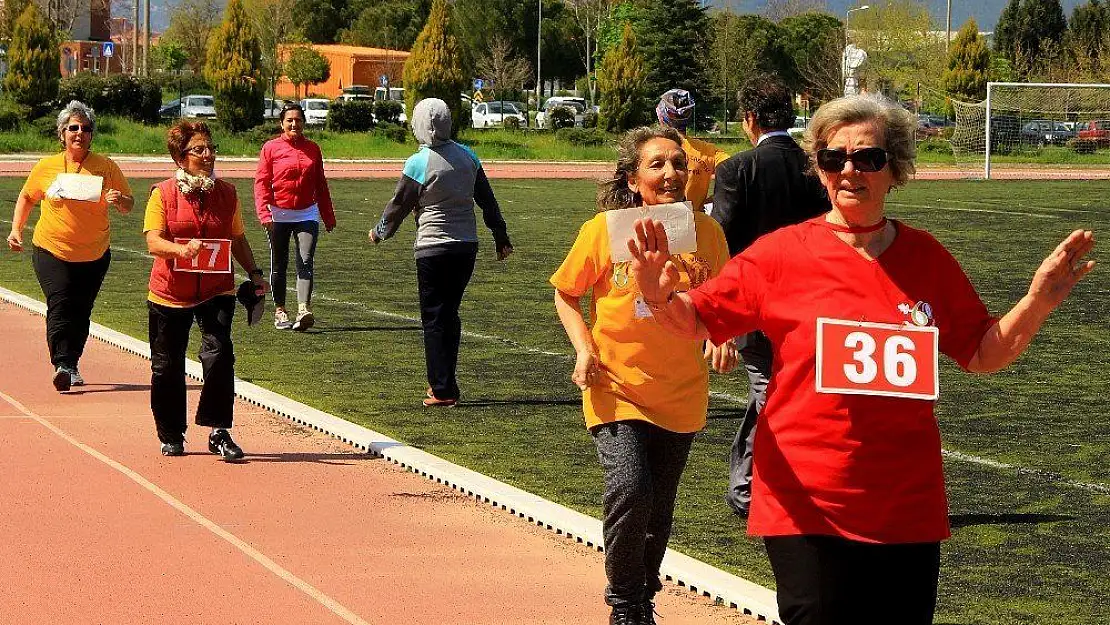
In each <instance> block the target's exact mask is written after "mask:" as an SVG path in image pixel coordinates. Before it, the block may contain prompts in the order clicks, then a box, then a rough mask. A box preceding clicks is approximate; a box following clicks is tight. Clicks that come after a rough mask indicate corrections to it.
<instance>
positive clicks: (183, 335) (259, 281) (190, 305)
mask: <svg viewBox="0 0 1110 625" xmlns="http://www.w3.org/2000/svg"><path fill="white" fill-rule="evenodd" d="M166 143H167V146H168V147H169V152H170V156H172V157H173V160H174V162H176V163H177V166H178V170H177V173H176V174H175V175H174V176H173V177H172V178H169V179H168V180H163V181H162V182H160V183H158V184H156V185H154V187H153V188H152V189H151V192H150V200H149V202H147V205H146V218H145V219H144V221H143V232H144V233H145V234H146V244H147V249H148V250H150V253H151V254H153V255H154V256H155V261H154V268H153V269H152V270H151V272H150V293H149V294H148V296H147V299H148V300H149V301H148V302H147V307H148V308H149V310H150V314H149V319H150V329H149V335H150V368H151V377H150V408H151V411H152V412H153V413H154V423H155V425H156V426H157V428H158V439H159V440H160V441H161V442H162V455H165V456H182V455H185V427H186V418H185V408H186V405H185V349H186V348H187V347H188V345H189V330H190V329H191V328H192V325H193V319H196V321H197V325H198V326H199V327H200V334H201V344H200V362H201V364H202V365H203V367H204V386H203V387H202V390H201V392H200V403H199V404H198V405H197V415H196V422H197V425H199V426H202V427H203V426H207V427H211V428H212V432H211V434H209V436H208V450H209V451H211V452H212V453H214V454H218V455H220V456H223V458H224V459H225V460H238V459H240V458H242V457H243V450H242V449H240V448H239V446H238V445H236V444H235V441H234V440H232V439H231V434H229V433H228V430H229V429H230V428H231V423H232V408H233V406H234V403H235V354H234V352H233V351H232V344H231V318H232V316H233V315H234V313H235V295H236V288H235V274H234V273H233V272H232V266H231V260H232V258H234V259H235V260H236V261H238V263H239V265H241V266H242V267H243V269H244V270H245V271H246V272H247V273H248V274H249V275H250V277H251V281H253V282H254V284H255V287H256V288H255V292H256V294H258V295H264V294H265V293H266V291H267V290H268V289H269V288H270V287H269V285H268V284H267V283H266V280H265V279H263V277H262V270H261V269H259V268H258V265H257V264H255V262H254V254H253V253H252V252H251V246H250V243H248V242H247V237H246V235H245V234H244V229H243V214H242V211H241V210H240V208H239V198H238V197H237V196H236V193H235V187H234V186H232V185H231V184H230V183H227V182H224V181H223V180H217V179H215V178H213V177H212V168H213V167H214V166H215V163H216V146H215V144H213V143H212V133H211V131H209V129H208V126H207V125H206V124H205V123H204V122H190V121H185V120H181V121H179V122H177V123H176V124H174V125H173V126H172V127H171V128H170V131H169V137H168V140H167V142H166Z"/></svg>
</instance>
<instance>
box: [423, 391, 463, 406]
mask: <svg viewBox="0 0 1110 625" xmlns="http://www.w3.org/2000/svg"><path fill="white" fill-rule="evenodd" d="M458 403H459V400H457V399H440V398H438V397H436V396H435V395H433V394H432V392H431V390H430V389H429V391H428V396H427V397H425V398H424V407H425V408H454V407H455V405H456V404H458Z"/></svg>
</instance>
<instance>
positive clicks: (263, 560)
mask: <svg viewBox="0 0 1110 625" xmlns="http://www.w3.org/2000/svg"><path fill="white" fill-rule="evenodd" d="M0 399H3V400H4V401H6V402H8V403H9V404H11V405H12V406H13V407H15V409H16V410H19V411H20V412H22V413H23V414H25V415H27V417H28V418H30V419H32V420H34V421H36V422H37V423H39V424H40V425H42V426H43V427H45V428H46V429H48V430H50V431H51V432H53V433H55V434H57V435H58V436H59V437H60V438H62V439H63V440H65V441H66V442H68V443H70V444H71V445H73V446H74V447H76V448H78V449H80V450H81V451H83V452H85V453H87V454H89V455H90V456H92V457H93V458H96V459H97V460H99V461H101V462H103V463H104V464H106V465H108V466H109V467H111V468H113V469H115V470H116V471H118V472H120V473H122V474H123V475H124V476H125V477H127V478H129V479H130V480H131V481H133V482H135V483H136V484H138V485H139V486H142V487H143V488H145V489H146V490H148V491H150V492H151V493H152V494H153V495H154V496H156V497H158V498H159V499H161V500H162V501H164V502H166V503H167V504H169V505H170V506H172V507H173V508H175V509H176V510H177V511H178V512H180V513H182V514H184V515H185V516H187V517H189V518H190V519H192V520H193V521H194V522H196V523H197V525H200V526H201V527H203V528H205V529H206V530H208V531H210V532H212V533H213V534H215V535H216V536H218V537H220V538H222V539H224V540H225V541H227V542H228V543H231V545H232V546H233V547H235V548H236V549H238V550H239V551H242V552H243V553H244V554H245V555H246V556H247V557H249V558H251V559H252V560H254V561H255V562H257V563H259V564H261V565H262V567H263V568H265V569H266V570H268V571H270V572H271V573H273V574H274V575H277V576H278V577H280V578H281V579H283V580H285V581H286V582H288V583H289V584H290V585H292V586H293V587H295V588H297V589H298V590H300V591H301V592H303V593H304V594H306V595H308V596H309V597H310V598H312V599H313V600H315V601H316V602H317V603H319V604H320V605H322V606H324V607H325V608H327V609H328V610H329V611H331V613H332V614H335V615H336V616H338V617H339V618H341V619H343V620H344V621H347V622H348V623H351V625H370V624H369V622H367V621H364V620H363V619H362V618H361V617H359V616H358V615H357V614H355V613H354V612H352V611H350V610H348V609H347V608H345V607H344V606H343V605H342V604H340V603H339V602H338V601H336V600H335V599H332V598H331V597H329V596H327V595H326V594H324V593H323V592H322V591H321V590H319V589H318V588H316V587H315V586H313V585H312V584H309V583H308V582H306V581H304V580H303V579H301V578H299V577H297V576H296V575H294V574H293V573H291V572H289V571H287V570H286V569H284V568H282V567H281V565H279V564H278V563H277V562H274V561H273V560H271V559H270V558H267V557H266V556H265V554H263V553H262V552H261V551H259V550H257V549H255V548H254V547H251V546H250V545H249V544H248V543H246V542H245V541H243V540H242V539H240V538H238V537H237V536H235V535H234V534H232V533H231V532H229V531H227V530H225V529H224V528H222V527H220V526H219V525H217V524H216V523H215V522H213V521H211V520H209V519H208V518H207V517H205V516H204V515H202V514H201V513H199V512H197V511H196V510H193V509H192V508H190V507H189V506H187V505H185V504H184V503H182V502H181V501H180V500H178V499H177V498H176V497H174V496H173V495H171V494H169V493H168V492H166V491H164V490H162V489H161V488H159V487H158V486H157V485H156V484H154V483H153V482H151V481H150V480H148V479H146V478H145V477H143V476H142V475H139V474H138V473H136V472H135V471H133V470H131V469H129V468H127V467H126V466H124V465H122V464H120V463H119V462H116V461H115V460H112V459H111V458H109V457H108V456H105V455H104V454H102V453H100V452H99V451H97V450H95V449H93V448H92V447H89V446H88V445H86V444H84V443H82V442H81V441H79V440H77V439H76V438H73V437H72V436H70V435H69V434H68V433H66V432H65V431H64V430H62V429H61V428H59V427H58V426H56V425H54V424H53V423H50V422H49V421H47V420H46V419H44V418H42V417H40V416H38V415H36V414H35V413H34V412H32V411H31V410H30V409H28V408H27V407H26V406H24V405H23V404H21V403H19V402H18V401H17V400H16V399H15V398H14V397H12V396H10V395H8V394H6V393H4V392H3V391H0Z"/></svg>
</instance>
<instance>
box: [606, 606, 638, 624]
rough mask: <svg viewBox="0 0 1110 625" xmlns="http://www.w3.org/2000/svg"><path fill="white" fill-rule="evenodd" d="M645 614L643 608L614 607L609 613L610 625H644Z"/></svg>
mask: <svg viewBox="0 0 1110 625" xmlns="http://www.w3.org/2000/svg"><path fill="white" fill-rule="evenodd" d="M643 617H644V614H643V609H642V607H641V606H638V605H627V606H621V607H619V608H618V607H616V606H614V607H613V611H612V612H610V613H609V625H642V624H643V622H644V620H643Z"/></svg>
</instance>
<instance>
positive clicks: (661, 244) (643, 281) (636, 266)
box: [628, 219, 679, 307]
mask: <svg viewBox="0 0 1110 625" xmlns="http://www.w3.org/2000/svg"><path fill="white" fill-rule="evenodd" d="M633 227H634V228H635V229H636V238H634V239H629V241H628V251H629V252H631V254H632V264H631V267H630V269H631V271H632V277H633V278H635V280H636V284H637V285H638V286H639V287H640V294H641V295H643V296H644V301H645V302H646V303H647V304H648V305H649V306H653V307H655V306H662V305H664V304H666V303H667V300H668V298H670V297H671V295H672V294H673V293H674V291H675V287H676V286H678V278H679V276H678V267H675V266H674V263H672V262H671V260H670V258H671V252H670V249H669V248H668V244H667V231H666V230H664V229H663V223H662V222H660V221H656V220H654V219H637V220H636V222H635V224H633Z"/></svg>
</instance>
